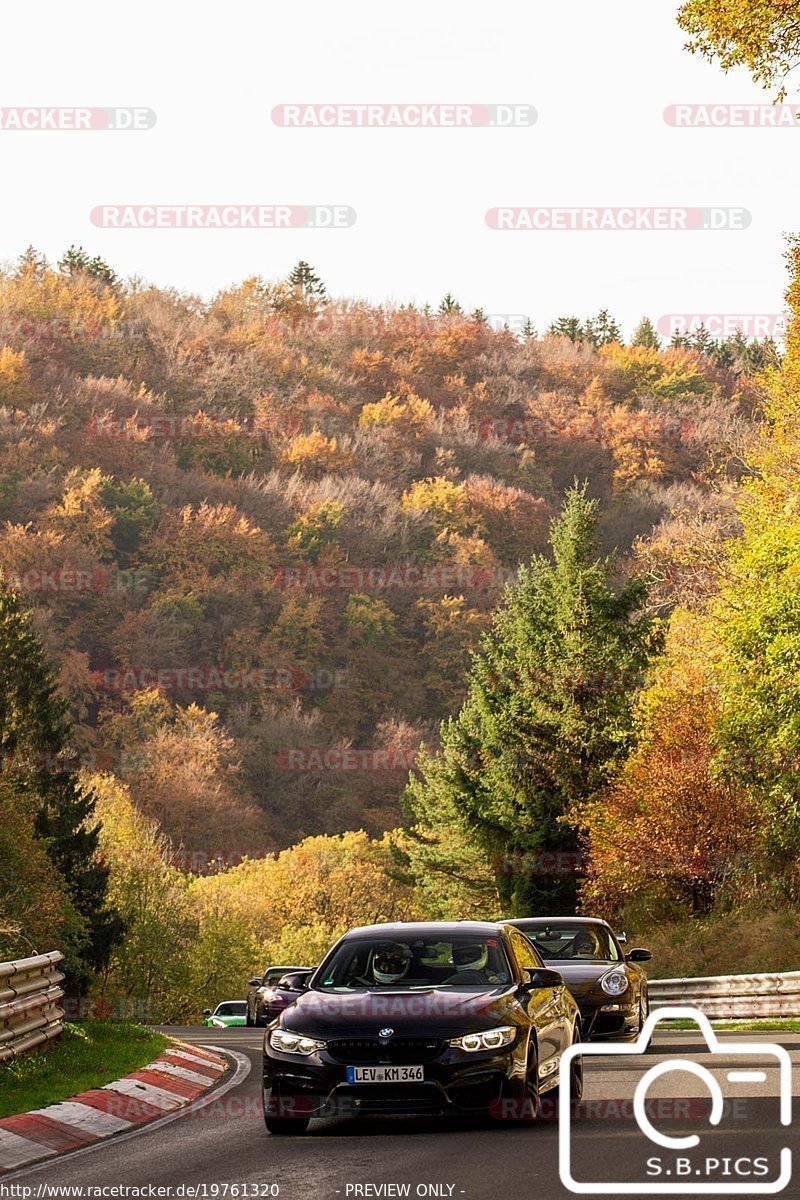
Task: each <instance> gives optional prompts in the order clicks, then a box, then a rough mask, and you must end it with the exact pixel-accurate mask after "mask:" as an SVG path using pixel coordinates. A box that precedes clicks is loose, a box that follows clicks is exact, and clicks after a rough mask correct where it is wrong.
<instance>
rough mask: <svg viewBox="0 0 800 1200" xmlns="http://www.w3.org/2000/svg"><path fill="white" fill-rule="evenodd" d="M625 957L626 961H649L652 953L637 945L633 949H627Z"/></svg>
mask: <svg viewBox="0 0 800 1200" xmlns="http://www.w3.org/2000/svg"><path fill="white" fill-rule="evenodd" d="M625 957H626V958H627V960H628V962H650V959H651V958H652V957H653V955H652V953H651V951H650V950H645V948H644V946H637V947H636V948H635V949H634V950H629V951H628V953H627V954H626V955H625Z"/></svg>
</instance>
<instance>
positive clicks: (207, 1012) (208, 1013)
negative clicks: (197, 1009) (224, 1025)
mask: <svg viewBox="0 0 800 1200" xmlns="http://www.w3.org/2000/svg"><path fill="white" fill-rule="evenodd" d="M203 1016H204V1017H210V1016H211V1009H210V1008H204V1009H203Z"/></svg>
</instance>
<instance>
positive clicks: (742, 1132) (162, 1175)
mask: <svg viewBox="0 0 800 1200" xmlns="http://www.w3.org/2000/svg"><path fill="white" fill-rule="evenodd" d="M168 1032H169V1033H171V1034H174V1035H176V1036H181V1037H185V1038H186V1039H187V1040H194V1041H196V1042H200V1043H205V1044H208V1045H217V1046H220V1047H223V1048H224V1049H227V1050H230V1051H233V1052H237V1053H238V1054H239V1055H240V1056H244V1057H245V1058H246V1059H247V1060H248V1061H249V1062H250V1064H251V1070H250V1072H249V1074H248V1075H247V1076H246V1078H244V1079H243V1080H241V1082H240V1083H239V1084H238V1085H237V1086H236V1087H234V1088H232V1089H230V1090H228V1091H227V1092H226V1093H225V1094H224V1095H221V1096H220V1097H219V1098H218V1099H216V1100H214V1101H212V1103H210V1104H208V1105H207V1106H206V1107H205V1108H204V1109H201V1110H200V1111H198V1112H196V1113H191V1112H189V1113H187V1114H185V1115H183V1116H181V1117H180V1118H179V1119H177V1120H175V1121H173V1122H171V1123H170V1124H167V1125H164V1126H162V1127H160V1128H158V1129H150V1130H148V1129H147V1128H145V1129H144V1130H142V1131H141V1132H137V1133H136V1134H135V1135H133V1136H127V1137H125V1138H123V1139H122V1140H116V1141H115V1140H112V1141H110V1142H108V1143H106V1144H103V1145H101V1146H99V1147H96V1148H92V1149H90V1150H88V1151H82V1152H79V1153H78V1154H76V1155H72V1156H68V1157H66V1158H63V1159H61V1160H58V1161H55V1162H53V1163H50V1164H44V1165H43V1166H41V1167H39V1168H33V1169H31V1170H29V1171H27V1172H25V1173H20V1174H19V1175H18V1176H15V1177H14V1179H13V1182H15V1183H26V1184H30V1185H31V1186H32V1187H33V1188H34V1189H35V1190H34V1191H33V1193H32V1195H33V1197H34V1198H37V1197H39V1198H46V1197H47V1196H48V1195H52V1193H49V1192H48V1191H46V1190H44V1189H41V1188H40V1185H55V1186H59V1185H61V1186H70V1187H73V1188H77V1187H81V1186H83V1187H88V1186H90V1185H91V1186H93V1187H98V1186H105V1187H111V1186H115V1185H129V1186H138V1187H145V1188H147V1187H148V1186H150V1187H151V1188H158V1187H168V1188H170V1189H171V1191H169V1192H163V1193H161V1195H162V1196H174V1197H181V1196H192V1195H193V1196H195V1197H198V1198H199V1200H205V1198H206V1197H208V1198H209V1200H215V1197H219V1198H220V1200H225V1198H226V1196H231V1195H232V1194H233V1195H234V1196H235V1193H231V1191H230V1190H227V1191H226V1190H225V1188H224V1185H226V1184H227V1185H233V1184H240V1185H242V1184H247V1185H249V1186H248V1189H247V1192H246V1193H245V1192H244V1190H242V1191H240V1192H239V1196H240V1197H241V1196H244V1195H245V1194H246V1195H247V1196H251V1197H261V1196H264V1197H267V1196H278V1197H280V1198H281V1200H312V1198H313V1200H338V1198H339V1197H341V1198H342V1200H396V1198H397V1197H403V1196H409V1197H411V1198H413V1197H419V1196H426V1197H445V1200H447V1198H451V1197H452V1198H453V1200H460V1197H465V1198H467V1200H495V1198H496V1197H499V1196H501V1195H502V1196H508V1195H513V1196H515V1197H516V1196H533V1197H536V1198H537V1200H551V1198H556V1197H559V1198H560V1197H565V1196H568V1195H570V1194H571V1193H570V1192H569V1191H568V1190H567V1189H566V1188H565V1187H564V1186H563V1184H562V1183H561V1181H560V1178H559V1136H558V1121H557V1120H556V1119H555V1116H554V1114H552V1113H551V1119H549V1120H545V1121H542V1122H539V1123H538V1124H536V1125H532V1126H519V1125H510V1124H508V1125H506V1124H502V1123H492V1122H489V1121H484V1120H477V1119H475V1120H469V1121H463V1120H460V1121H454V1120H432V1119H430V1118H421V1117H383V1118H380V1119H367V1118H361V1119H355V1118H347V1119H346V1118H334V1119H329V1120H324V1121H316V1122H312V1124H311V1127H310V1130H309V1133H308V1134H306V1135H305V1136H304V1137H302V1138H282V1137H281V1138H278V1137H270V1136H269V1135H268V1134H267V1133H266V1131H265V1129H264V1125H263V1120H262V1117H261V1107H260V1072H259V1057H260V1054H259V1047H260V1041H261V1032H260V1031H257V1030H249V1029H231V1030H198V1029H196V1028H194V1029H175V1028H171V1029H170V1030H168ZM734 1036H736V1037H737V1038H738V1039H739V1040H742V1039H744V1038H746V1037H747V1038H749V1040H753V1041H755V1040H759V1041H761V1042H769V1041H770V1035H744V1034H738V1035H731V1037H734ZM782 1041H783V1044H784V1045H785V1046H786V1047H787V1048H788V1049H789V1050H790V1052H791V1053H792V1059H793V1062H794V1064H795V1069H794V1075H795V1080H794V1089H793V1090H796V1089H797V1085H798V1081H799V1078H798V1077H800V1037H798V1036H797V1035H785V1036H784V1037H783V1039H782ZM683 1055H686V1056H688V1057H690V1058H691V1059H693V1060H695V1061H697V1062H699V1063H701V1064H703V1065H706V1066H707V1067H708V1068H709V1069H712V1073H713V1074H714V1075H715V1077H716V1078H718V1079H720V1080H722V1079H723V1077H724V1076H725V1075H726V1074H727V1072H728V1071H730V1070H733V1069H734V1068H739V1069H742V1068H744V1067H745V1066H746V1067H750V1068H751V1069H752V1068H757V1069H760V1071H761V1072H762V1075H763V1078H762V1079H761V1080H760V1081H751V1082H750V1083H749V1084H748V1085H747V1086H746V1087H745V1086H742V1085H736V1086H734V1085H733V1084H731V1083H727V1084H726V1088H725V1093H726V1096H731V1097H733V1095H734V1093H736V1094H737V1096H738V1097H739V1098H738V1099H735V1100H734V1099H731V1100H730V1102H729V1103H727V1104H726V1112H725V1115H724V1117H723V1120H722V1122H721V1123H720V1125H719V1127H718V1128H716V1129H711V1128H710V1127H709V1126H706V1125H705V1123H704V1120H703V1118H704V1114H706V1113H707V1104H706V1101H705V1100H704V1099H701V1098H702V1097H705V1096H706V1095H707V1091H706V1088H705V1085H704V1084H703V1083H702V1082H701V1081H700V1080H699V1079H697V1078H695V1077H694V1076H693V1075H690V1074H688V1073H686V1072H681V1073H680V1074H676V1073H674V1072H673V1073H672V1074H671V1075H669V1076H662V1077H661V1078H660V1079H658V1080H656V1081H655V1082H654V1084H653V1086H652V1088H651V1089H650V1090H649V1091H648V1097H649V1098H652V1110H651V1113H652V1116H653V1123H654V1125H655V1126H656V1127H657V1129H659V1130H660V1131H662V1132H663V1133H666V1134H669V1135H672V1136H676V1135H678V1134H686V1132H687V1130H688V1128H689V1126H691V1128H692V1129H695V1128H696V1129H698V1131H701V1132H702V1136H703V1141H702V1144H701V1146H700V1147H699V1148H698V1149H697V1150H692V1151H680V1152H676V1151H674V1150H672V1149H669V1150H665V1149H661V1148H660V1147H658V1146H656V1145H654V1144H653V1143H652V1142H648V1140H647V1139H646V1138H645V1137H644V1135H643V1134H642V1133H641V1132H640V1130H639V1129H638V1128H637V1126H636V1124H635V1122H634V1121H633V1120H632V1119H631V1116H630V1107H629V1106H626V1105H625V1103H624V1102H625V1100H626V1099H627V1100H629V1099H630V1097H631V1096H632V1094H633V1090H634V1088H635V1086H636V1082H637V1081H638V1079H639V1078H640V1077H641V1075H642V1073H643V1069H649V1068H650V1067H651V1066H655V1065H657V1064H658V1063H660V1062H662V1061H664V1060H665V1059H666V1058H667V1057H669V1056H677V1057H681V1056H683ZM638 1062H639V1063H641V1062H642V1059H641V1058H639V1059H638ZM771 1063H772V1060H770V1059H769V1057H768V1056H767V1055H766V1054H765V1053H761V1054H760V1055H759V1057H758V1059H757V1060H754V1059H753V1058H750V1059H748V1061H747V1063H744V1062H742V1061H741V1060H739V1059H737V1058H736V1057H735V1056H734V1055H732V1054H730V1052H729V1051H723V1052H721V1054H719V1055H717V1056H716V1057H715V1059H714V1060H712V1059H711V1057H710V1056H708V1054H707V1053H706V1052H705V1048H704V1047H703V1046H702V1045H701V1044H700V1042H699V1039H698V1036H697V1035H693V1034H683V1035H681V1034H661V1035H658V1036H657V1039H656V1040H655V1041H654V1043H653V1045H652V1046H651V1048H650V1050H649V1052H648V1054H647V1056H646V1060H645V1067H644V1068H642V1067H641V1066H637V1064H636V1063H634V1062H632V1061H631V1060H630V1059H626V1058H624V1057H618V1058H613V1057H611V1056H605V1055H604V1056H603V1057H599V1058H592V1059H591V1060H590V1061H589V1062H588V1063H587V1070H586V1097H585V1098H586V1101H587V1104H586V1107H585V1110H584V1111H583V1113H582V1115H581V1117H580V1118H579V1119H578V1120H576V1121H575V1122H573V1124H572V1134H571V1141H572V1147H573V1148H572V1154H573V1169H574V1175H575V1177H576V1178H577V1179H578V1180H580V1181H584V1182H589V1181H591V1182H593V1183H595V1182H603V1183H614V1182H618V1183H623V1182H626V1181H627V1182H628V1183H631V1182H632V1181H637V1182H638V1181H641V1180H643V1179H648V1174H647V1160H648V1159H651V1160H652V1158H653V1156H654V1155H655V1156H660V1158H661V1165H660V1169H661V1171H662V1174H661V1176H659V1177H658V1178H659V1180H660V1182H662V1183H664V1182H667V1180H668V1177H667V1174H666V1172H667V1171H670V1172H671V1174H670V1176H669V1179H672V1180H674V1179H676V1178H683V1176H682V1175H680V1174H679V1173H680V1172H684V1173H686V1172H688V1171H689V1170H691V1171H692V1173H693V1174H692V1175H690V1176H689V1179H690V1180H691V1178H692V1177H693V1175H694V1173H696V1171H697V1170H700V1169H702V1172H703V1174H702V1178H703V1180H706V1179H709V1180H714V1181H715V1182H724V1183H730V1182H733V1181H737V1180H738V1182H739V1184H740V1186H741V1185H743V1186H744V1187H745V1188H746V1189H747V1190H746V1191H744V1192H739V1194H740V1195H741V1194H745V1195H757V1194H758V1192H757V1190H756V1189H755V1188H753V1186H752V1184H753V1183H754V1182H756V1183H757V1182H759V1177H758V1176H755V1175H751V1176H749V1177H746V1176H742V1175H740V1174H737V1171H744V1170H749V1171H754V1170H760V1169H762V1168H759V1167H758V1165H757V1163H756V1164H754V1163H753V1162H751V1161H750V1160H756V1159H761V1158H764V1159H766V1160H767V1167H768V1175H765V1177H764V1178H765V1179H767V1178H769V1179H772V1178H775V1177H776V1176H777V1174H778V1165H779V1157H780V1150H781V1149H782V1148H783V1147H785V1146H789V1147H792V1148H793V1149H795V1151H797V1150H799V1149H800V1145H798V1143H797V1136H796V1132H795V1130H794V1129H793V1128H789V1129H786V1128H782V1127H781V1126H780V1124H779V1115H778V1100H777V1097H778V1094H779V1076H778V1071H777V1069H773V1068H772V1066H771ZM693 1098H695V1099H693ZM698 1121H700V1122H701V1124H699V1125H698ZM709 1130H710V1131H709ZM690 1156H691V1157H690ZM681 1157H683V1158H684V1159H685V1160H686V1161H687V1162H689V1163H690V1167H686V1166H685V1165H684V1166H680V1165H679V1164H678V1162H677V1160H678V1159H679V1158H681ZM707 1158H711V1159H716V1160H718V1162H719V1165H718V1166H716V1167H715V1166H713V1165H711V1166H709V1165H708V1164H707V1163H706V1159H707ZM726 1160H727V1161H726ZM737 1163H738V1164H739V1165H738V1167H736V1166H735V1164H737ZM697 1164H700V1166H699V1167H698V1165H697ZM653 1169H654V1168H652V1166H651V1172H652V1170H653ZM726 1172H727V1173H726ZM798 1172H800V1163H798ZM649 1179H650V1182H653V1181H654V1179H655V1177H654V1176H653V1175H652V1173H651V1175H650V1177H649ZM4 1182H5V1183H6V1184H7V1183H8V1182H10V1181H4ZM180 1185H185V1190H184V1191H179V1190H176V1189H178V1188H179V1187H180ZM203 1185H205V1187H203ZM214 1185H217V1188H218V1190H217V1191H216V1192H215V1191H214ZM269 1185H275V1186H274V1187H273V1188H272V1189H270V1187H269ZM385 1185H396V1186H395V1187H394V1188H389V1189H387V1187H386V1186H385ZM405 1185H408V1191H406V1190H405ZM191 1186H195V1187H199V1190H197V1191H195V1192H194V1193H192V1192H190V1191H189V1190H188V1188H189V1187H191ZM276 1188H277V1190H275V1189H276ZM2 1194H3V1187H2V1186H0V1196H2ZM99 1194H100V1193H95V1195H99ZM153 1194H158V1193H153V1192H151V1193H150V1195H153ZM591 1194H598V1193H596V1192H595V1191H593V1192H592V1193H591ZM611 1194H615V1193H614V1192H612V1193H611ZM616 1194H620V1193H619V1192H616ZM685 1194H687V1193H684V1195H685ZM698 1194H699V1192H698ZM785 1194H786V1195H792V1196H797V1195H800V1183H798V1182H797V1181H794V1182H792V1183H791V1184H790V1185H789V1188H788V1189H787V1191H786V1192H785ZM72 1195H73V1196H75V1197H77V1196H79V1195H80V1193H78V1192H73V1193H72ZM86 1195H91V1193H88V1192H87V1193H86Z"/></svg>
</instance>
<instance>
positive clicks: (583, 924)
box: [513, 917, 653, 1042]
mask: <svg viewBox="0 0 800 1200" xmlns="http://www.w3.org/2000/svg"><path fill="white" fill-rule="evenodd" d="M513 924H514V925H515V926H516V928H517V929H520V930H522V932H523V933H524V934H526V935H527V937H529V938H530V940H531V941H532V942H533V944H534V946H535V947H536V949H537V950H538V952H539V954H540V955H541V957H542V959H543V961H544V962H545V963H546V964H547V966H548V967H552V968H553V969H554V970H556V971H559V972H560V973H561V974H562V975H563V977H564V982H565V983H566V985H567V987H568V988H569V990H570V991H571V992H572V995H573V996H574V997H575V999H576V1000H577V1002H578V1005H579V1007H580V1010H581V1018H582V1021H583V1038H584V1041H587V1042H588V1041H603V1042H606V1041H609V1042H610V1041H633V1040H634V1039H635V1038H636V1037H637V1036H638V1034H639V1032H640V1030H641V1028H642V1026H643V1025H644V1023H645V1020H646V1019H647V1014H648V1013H649V1011H650V1006H649V1003H648V999H647V976H646V975H645V973H644V971H643V970H642V968H641V966H640V963H644V962H649V960H650V959H651V958H652V957H653V956H652V954H651V953H650V951H649V950H645V949H644V947H643V946H639V947H637V948H635V949H632V950H628V951H627V953H626V951H625V949H624V948H623V946H622V944H621V942H620V940H619V939H618V938H617V937H616V936H615V934H614V932H613V930H612V929H611V926H610V925H608V924H607V923H606V922H605V921H601V920H599V919H597V918H595V917H520V918H517V917H514V918H513Z"/></svg>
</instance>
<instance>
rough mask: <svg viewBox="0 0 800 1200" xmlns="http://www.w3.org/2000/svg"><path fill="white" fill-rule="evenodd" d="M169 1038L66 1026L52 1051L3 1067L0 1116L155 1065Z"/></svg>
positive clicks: (104, 1026)
mask: <svg viewBox="0 0 800 1200" xmlns="http://www.w3.org/2000/svg"><path fill="white" fill-rule="evenodd" d="M167 1045H169V1039H168V1038H165V1037H162V1035H161V1034H160V1033H152V1032H151V1031H150V1030H149V1029H144V1028H143V1027H142V1026H141V1025H134V1024H133V1023H132V1022H129V1021H84V1022H81V1024H80V1025H70V1024H67V1025H65V1026H64V1032H63V1033H62V1035H61V1037H59V1038H58V1039H57V1040H56V1041H55V1042H54V1043H53V1045H52V1046H49V1047H48V1048H47V1049H45V1050H38V1051H37V1050H34V1051H33V1052H32V1053H31V1054H27V1055H23V1056H22V1057H21V1058H19V1059H16V1060H12V1062H10V1063H7V1064H5V1065H2V1064H0V1117H11V1116H15V1115H16V1114H17V1113H24V1112H30V1110H31V1109H32V1108H44V1107H45V1106H46V1105H48V1104H56V1103H57V1102H58V1101H59V1100H69V1098H70V1097H71V1096H76V1095H77V1094H78V1093H79V1092H86V1091H88V1090H89V1089H90V1088H95V1087H102V1086H103V1084H106V1083H111V1082H112V1080H114V1079H119V1078H120V1077H121V1076H123V1075H129V1074H130V1072H131V1071H137V1070H138V1069H139V1068H140V1067H144V1066H146V1065H147V1063H149V1062H151V1061H152V1059H154V1058H155V1057H156V1056H157V1055H158V1054H160V1053H161V1051H162V1050H163V1049H164V1048H165V1047H166V1046H167Z"/></svg>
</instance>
